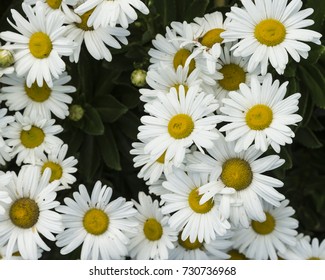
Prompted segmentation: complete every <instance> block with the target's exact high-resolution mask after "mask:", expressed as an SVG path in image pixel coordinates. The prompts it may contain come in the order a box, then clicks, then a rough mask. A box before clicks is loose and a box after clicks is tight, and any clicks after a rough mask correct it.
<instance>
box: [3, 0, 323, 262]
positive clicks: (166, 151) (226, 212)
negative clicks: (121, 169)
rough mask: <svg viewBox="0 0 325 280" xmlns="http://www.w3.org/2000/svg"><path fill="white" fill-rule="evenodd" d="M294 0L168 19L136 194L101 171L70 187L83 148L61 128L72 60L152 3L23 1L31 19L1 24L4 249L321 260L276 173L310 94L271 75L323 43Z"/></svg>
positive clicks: (98, 47) (83, 255) (95, 53)
mask: <svg viewBox="0 0 325 280" xmlns="http://www.w3.org/2000/svg"><path fill="white" fill-rule="evenodd" d="M280 2H281V3H280ZM301 7H302V2H301V0H292V1H290V2H289V3H288V4H287V1H277V0H259V1H257V0H256V1H252V0H242V7H237V6H235V7H232V8H231V11H230V12H229V13H227V14H226V15H225V16H226V17H225V16H224V15H223V14H222V13H221V12H219V11H217V12H213V13H211V14H206V15H204V17H200V18H195V19H194V21H193V22H191V23H187V22H172V23H171V25H170V26H169V27H166V34H165V35H161V34H158V35H157V36H156V38H155V39H154V40H153V41H152V48H151V49H150V50H149V52H148V54H149V56H150V66H149V70H148V72H147V77H146V82H147V85H148V86H149V87H148V88H141V89H140V90H139V91H140V94H141V97H140V99H141V101H143V102H144V103H145V104H144V112H145V115H144V116H142V118H141V123H142V124H141V125H140V126H139V133H138V137H137V138H138V141H137V142H134V143H133V144H132V148H131V151H130V153H131V155H134V157H133V160H134V167H135V168H138V167H139V173H138V177H139V178H142V179H143V180H144V181H145V182H146V184H147V189H148V191H147V194H146V193H145V192H139V193H138V197H137V198H134V199H131V200H130V201H127V200H126V199H125V198H124V197H121V196H116V193H118V190H117V192H116V193H115V189H114V194H113V188H112V187H110V186H107V185H106V184H104V183H103V182H101V181H100V180H98V181H96V183H95V184H94V186H93V187H92V186H86V185H84V184H82V183H80V184H79V187H78V189H75V190H73V189H72V190H71V192H70V194H71V195H67V196H64V193H65V191H67V190H69V189H71V187H72V186H73V185H74V184H75V183H76V182H77V178H76V177H75V175H74V174H75V173H76V172H77V166H78V159H77V158H78V156H77V155H70V154H69V147H68V144H67V143H64V141H63V140H62V139H61V138H60V133H61V132H62V131H63V130H64V126H63V125H62V126H61V124H62V123H64V120H65V119H66V118H67V117H68V116H69V117H71V119H75V120H79V119H80V118H81V117H82V115H83V114H84V111H83V110H79V109H80V108H79V109H78V108H77V109H78V110H77V111H75V112H74V113H75V114H74V115H73V116H72V115H71V109H70V111H69V105H70V104H71V103H72V102H73V98H72V96H71V94H73V93H74V92H76V91H77V90H78V89H77V88H75V87H74V86H72V85H70V84H69V83H70V82H71V80H72V77H71V76H70V75H69V73H68V72H69V67H67V65H66V64H68V61H67V60H69V61H70V63H79V61H80V60H81V52H82V51H84V50H87V51H88V52H89V54H90V55H91V56H92V57H93V58H94V59H96V60H106V61H107V62H110V61H111V60H112V53H111V51H110V48H113V49H119V48H122V47H123V45H127V44H128V40H127V37H128V36H129V35H130V32H129V31H128V27H129V25H130V24H132V23H133V22H134V21H135V20H136V19H137V18H138V14H137V11H139V12H141V13H143V14H148V13H149V10H148V8H147V7H146V5H145V4H144V3H143V2H142V1H141V0H110V1H106V0H24V1H23V3H22V11H23V14H21V13H19V12H18V11H16V10H14V9H13V10H11V16H12V19H8V22H9V23H10V25H11V26H12V27H13V28H14V29H15V30H16V31H15V32H13V31H3V32H1V33H0V39H1V40H3V41H5V43H4V44H2V45H1V46H0V83H1V89H0V90H1V91H0V102H3V104H5V106H4V107H6V108H2V109H0V164H1V165H6V164H7V163H8V162H11V161H12V162H14V163H15V165H16V167H17V170H18V171H13V170H10V171H6V172H3V171H0V259H2V258H3V259H39V258H41V257H42V254H43V252H44V251H49V250H50V249H51V247H50V246H49V244H50V243H51V242H52V243H53V244H54V245H55V246H57V247H58V248H60V253H61V254H62V255H69V254H70V253H72V252H78V251H77V250H78V248H79V249H81V251H80V255H79V256H78V257H77V258H80V259H127V258H131V259H155V260H156V259H246V258H249V259H278V258H285V259H324V258H325V246H324V245H325V243H324V241H323V242H321V244H319V243H320V242H319V240H318V239H315V238H314V239H313V240H311V238H310V237H309V236H307V235H306V236H304V235H302V234H298V232H297V231H296V229H297V228H298V221H297V220H296V219H295V218H294V217H293V215H294V213H295V211H294V209H293V208H292V207H291V206H289V200H288V199H286V197H285V196H284V195H283V194H282V193H281V192H280V191H278V189H279V188H281V187H283V186H284V184H283V182H282V181H280V180H278V179H276V178H274V177H272V175H271V174H272V173H271V172H270V171H272V170H274V169H276V168H278V167H280V166H281V165H283V164H284V162H285V160H284V159H281V158H280V156H279V155H278V154H279V152H280V151H281V148H282V147H283V146H285V145H288V144H291V143H292V141H293V138H294V137H295V133H294V128H293V126H295V125H298V124H299V122H300V121H301V120H302V117H301V116H300V115H299V114H298V113H297V111H298V102H299V98H300V96H301V94H300V93H294V94H290V95H289V96H288V95H287V86H288V82H280V81H279V80H278V79H275V78H274V76H273V74H274V73H275V72H277V74H278V75H281V74H283V72H284V70H285V68H286V65H287V64H288V61H289V56H290V57H291V58H292V59H293V60H294V61H296V62H299V60H300V57H303V58H306V57H307V56H308V51H309V50H310V46H309V45H307V44H306V43H304V42H312V43H316V44H320V38H321V34H319V33H317V32H315V31H311V30H308V29H305V28H306V27H308V26H310V25H312V24H313V22H312V21H311V20H309V19H307V17H308V16H309V15H311V14H312V12H313V11H312V9H305V10H301ZM273 70H275V72H274V71H273ZM136 74H137V73H135V74H134V75H133V80H137V77H136ZM140 74H142V73H140ZM71 75H72V74H71ZM136 84H137V85H138V86H141V84H143V83H138V81H137V82H136ZM80 116H81V117H80ZM75 156H76V157H75ZM78 183H79V182H78ZM284 187H285V186H284ZM148 193H149V194H148ZM151 195H155V198H153V197H152V196H151ZM52 246H53V245H52Z"/></svg>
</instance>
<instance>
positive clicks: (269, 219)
mask: <svg viewBox="0 0 325 280" xmlns="http://www.w3.org/2000/svg"><path fill="white" fill-rule="evenodd" d="M265 215H266V220H265V221H264V222H262V223H261V222H258V221H252V228H253V230H254V231H255V232H256V233H258V234H262V235H266V234H269V233H271V232H272V231H273V230H274V228H275V220H274V218H273V216H272V215H271V214H270V213H268V212H265Z"/></svg>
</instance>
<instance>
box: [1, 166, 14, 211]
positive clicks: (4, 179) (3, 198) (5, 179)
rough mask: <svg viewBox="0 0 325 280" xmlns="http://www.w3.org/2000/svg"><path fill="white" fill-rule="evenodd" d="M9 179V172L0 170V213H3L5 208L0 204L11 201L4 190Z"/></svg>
mask: <svg viewBox="0 0 325 280" xmlns="http://www.w3.org/2000/svg"><path fill="white" fill-rule="evenodd" d="M10 180H11V174H10V172H7V173H4V172H3V171H1V170H0V215H3V214H4V212H5V209H4V207H3V206H1V204H2V203H10V202H11V199H10V196H9V194H8V192H7V190H6V186H7V185H8V184H9V182H10Z"/></svg>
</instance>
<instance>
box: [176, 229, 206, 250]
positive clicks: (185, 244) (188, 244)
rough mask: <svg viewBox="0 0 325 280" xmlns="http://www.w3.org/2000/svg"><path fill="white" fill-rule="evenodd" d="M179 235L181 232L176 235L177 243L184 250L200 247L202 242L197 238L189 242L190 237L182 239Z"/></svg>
mask: <svg viewBox="0 0 325 280" xmlns="http://www.w3.org/2000/svg"><path fill="white" fill-rule="evenodd" d="M181 235H182V232H180V233H179V235H178V243H179V245H181V246H182V247H183V248H185V249H186V250H196V249H200V248H201V247H202V245H203V243H201V242H199V240H198V239H196V240H195V241H194V242H191V241H190V238H187V239H186V240H182V238H181Z"/></svg>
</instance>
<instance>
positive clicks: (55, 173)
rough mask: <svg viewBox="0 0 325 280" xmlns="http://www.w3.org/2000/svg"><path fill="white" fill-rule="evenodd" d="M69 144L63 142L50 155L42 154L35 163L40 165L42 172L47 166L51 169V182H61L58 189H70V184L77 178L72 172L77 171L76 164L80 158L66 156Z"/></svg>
mask: <svg viewBox="0 0 325 280" xmlns="http://www.w3.org/2000/svg"><path fill="white" fill-rule="evenodd" d="M67 152H68V145H67V144H63V145H62V146H58V147H57V149H53V150H52V151H51V153H49V154H48V155H45V154H41V155H40V157H39V160H38V161H37V162H36V163H35V165H36V166H39V168H40V172H41V174H43V173H44V171H45V169H46V168H50V169H51V177H50V182H53V181H56V180H58V181H59V182H60V184H59V187H58V189H57V190H63V189H70V188H71V187H70V185H71V184H73V183H74V182H75V181H76V180H77V179H76V177H74V176H73V175H72V174H71V173H75V172H76V171H77V168H76V167H75V165H76V164H77V163H78V160H77V159H76V158H75V157H74V156H70V157H68V158H66V155H67Z"/></svg>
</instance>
